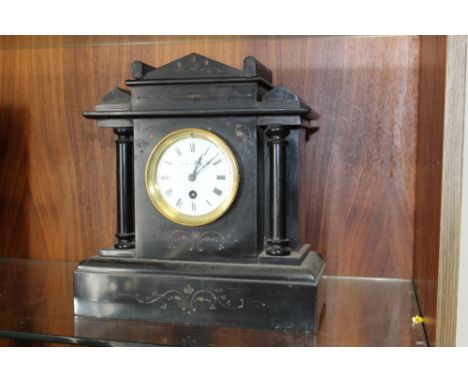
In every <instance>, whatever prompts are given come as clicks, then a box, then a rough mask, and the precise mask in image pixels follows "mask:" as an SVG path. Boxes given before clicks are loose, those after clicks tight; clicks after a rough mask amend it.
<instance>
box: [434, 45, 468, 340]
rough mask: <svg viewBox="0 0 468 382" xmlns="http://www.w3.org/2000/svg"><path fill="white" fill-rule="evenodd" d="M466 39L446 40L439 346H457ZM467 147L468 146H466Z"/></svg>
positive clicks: (438, 317)
mask: <svg viewBox="0 0 468 382" xmlns="http://www.w3.org/2000/svg"><path fill="white" fill-rule="evenodd" d="M466 40H467V37H466V36H448V37H447V53H446V56H447V59H446V60H447V62H446V70H445V73H446V74H445V77H446V80H445V81H446V82H445V101H444V109H445V112H444V127H443V129H444V140H443V145H444V147H443V158H442V200H441V207H440V209H441V216H440V250H439V271H438V279H437V280H438V281H437V320H436V345H437V346H455V344H456V331H457V330H456V328H457V301H458V288H459V285H458V274H459V269H458V268H459V267H458V265H459V257H460V237H461V230H460V227H461V206H462V169H463V135H464V129H465V126H464V123H465V101H466V100H465V87H466V64H467V62H466V61H467V41H466ZM465 144H466V143H465Z"/></svg>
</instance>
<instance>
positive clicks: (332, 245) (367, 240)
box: [0, 36, 419, 278]
mask: <svg viewBox="0 0 468 382" xmlns="http://www.w3.org/2000/svg"><path fill="white" fill-rule="evenodd" d="M191 52H198V53H200V54H203V55H206V56H209V57H211V58H213V59H215V60H219V61H222V62H225V63H227V64H229V65H232V66H235V67H241V65H242V60H243V58H244V57H245V56H247V55H253V56H255V57H256V58H258V59H259V60H260V61H262V62H263V63H264V64H266V65H267V66H268V67H270V68H271V69H272V71H273V75H274V83H276V84H278V83H283V84H284V85H286V86H287V87H289V88H291V89H293V90H294V92H296V93H297V94H299V95H301V96H302V98H303V99H304V101H305V102H306V103H308V104H310V105H311V106H312V107H313V108H314V109H316V110H317V111H319V112H320V114H321V120H320V127H321V130H320V131H319V132H318V133H317V134H315V135H313V136H312V138H311V140H310V141H309V142H308V144H307V153H306V163H305V164H306V165H307V166H308V170H307V176H306V179H305V182H306V184H307V186H308V193H306V196H305V197H306V200H307V205H308V208H307V211H306V215H307V222H306V237H307V240H308V241H309V242H311V243H312V245H313V247H315V248H316V249H318V250H319V251H320V252H322V253H323V254H324V255H325V256H326V258H327V261H328V269H327V273H328V274H332V275H333V274H339V275H359V276H385V277H402V278H410V277H411V276H412V257H413V243H414V237H413V236H414V232H413V229H414V228H413V227H414V208H415V169H416V162H415V150H416V118H417V96H418V65H419V38H418V37H359V38H358V37H336V38H328V37H300V36H298V37H268V36H267V37H264V36H257V37H236V36H228V37H222V36H221V37H220V36H209V37H201V36H198V37H189V36H180V37H154V36H150V37H148V36H147V37H144V38H139V37H137V36H134V37H115V36H114V37H112V38H107V39H106V38H105V37H99V38H98V37H83V36H81V37H54V38H42V39H41V38H31V37H29V38H28V37H22V38H8V37H2V38H0V108H1V109H0V112H1V114H0V166H1V168H0V202H1V210H0V224H1V226H2V229H1V230H0V242H1V243H2V253H1V254H2V255H3V256H14V257H25V258H26V257H27V258H34V259H67V260H79V259H84V258H86V257H88V256H91V255H94V254H95V253H96V251H97V250H98V249H99V248H102V247H105V246H109V245H111V244H112V243H113V241H114V238H113V235H114V231H115V217H114V215H115V189H114V185H115V176H114V166H115V163H114V143H113V140H114V137H113V134H112V132H111V131H109V130H101V129H98V128H97V127H96V126H95V123H94V122H93V121H89V120H85V119H84V118H82V116H81V112H82V111H84V110H93V108H94V105H95V104H96V103H97V102H98V100H99V99H100V97H101V96H103V95H104V94H106V93H107V92H108V91H109V90H110V89H112V88H114V87H115V86H123V81H124V80H125V79H127V78H129V71H130V63H131V62H132V61H133V60H136V59H138V60H141V61H144V62H147V63H149V64H151V65H153V66H160V65H162V64H164V63H167V62H169V61H171V60H174V59H176V58H178V57H181V56H183V55H186V54H188V53H191Z"/></svg>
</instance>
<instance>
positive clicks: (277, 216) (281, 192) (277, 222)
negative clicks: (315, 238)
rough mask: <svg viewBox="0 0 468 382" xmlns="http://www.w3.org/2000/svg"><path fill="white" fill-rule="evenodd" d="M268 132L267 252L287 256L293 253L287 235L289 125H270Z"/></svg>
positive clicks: (272, 254)
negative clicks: (268, 224)
mask: <svg viewBox="0 0 468 382" xmlns="http://www.w3.org/2000/svg"><path fill="white" fill-rule="evenodd" d="M266 134H267V136H268V138H269V139H268V145H269V147H270V238H269V239H268V240H267V248H266V253H267V255H270V256H286V255H289V254H290V253H291V249H290V248H289V240H288V239H287V237H286V182H287V180H286V145H287V144H288V141H287V138H288V135H289V127H287V126H277V125H272V126H268V127H267V129H266Z"/></svg>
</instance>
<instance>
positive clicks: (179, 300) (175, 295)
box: [117, 284, 266, 314]
mask: <svg viewBox="0 0 468 382" xmlns="http://www.w3.org/2000/svg"><path fill="white" fill-rule="evenodd" d="M121 297H129V298H131V299H133V300H135V301H137V302H138V303H140V304H146V305H151V304H156V305H157V306H158V307H159V309H161V310H167V309H168V308H169V307H170V306H172V307H176V308H179V309H180V310H181V311H183V312H185V313H186V314H192V313H195V312H197V311H198V310H199V309H200V310H218V309H225V310H242V309H245V308H246V307H247V306H250V305H256V306H258V307H261V308H264V307H265V306H266V304H265V303H264V302H262V301H259V300H245V299H244V298H236V299H235V300H233V299H232V297H230V296H229V295H228V293H226V292H225V291H224V290H223V289H219V290H218V291H213V290H209V289H198V290H196V289H194V288H193V287H192V286H191V285H190V284H187V285H186V286H185V287H184V288H183V290H182V291H180V290H176V289H169V290H167V291H165V292H163V293H161V294H158V293H156V292H153V293H151V294H146V295H143V294H140V293H137V294H135V295H129V294H119V295H118V296H117V299H119V298H121Z"/></svg>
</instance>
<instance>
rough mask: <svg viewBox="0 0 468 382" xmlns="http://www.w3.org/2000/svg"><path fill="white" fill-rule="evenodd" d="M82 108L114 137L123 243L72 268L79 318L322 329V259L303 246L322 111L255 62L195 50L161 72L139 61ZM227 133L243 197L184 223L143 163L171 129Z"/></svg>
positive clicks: (161, 69)
mask: <svg viewBox="0 0 468 382" xmlns="http://www.w3.org/2000/svg"><path fill="white" fill-rule="evenodd" d="M132 77H133V79H132V80H128V81H126V84H127V85H128V86H129V87H130V88H131V92H128V91H126V90H122V89H119V88H116V89H114V90H112V91H111V92H109V93H108V94H107V95H106V96H104V97H103V99H102V100H101V103H100V104H98V105H97V107H96V111H93V112H85V113H84V115H85V116H86V117H87V118H94V119H96V120H97V124H98V126H99V127H110V128H112V129H113V131H114V133H115V134H116V136H117V139H116V147H117V150H116V154H117V226H118V232H117V234H116V236H117V239H118V240H117V243H116V244H115V246H114V247H113V248H108V249H103V250H101V251H100V252H99V254H98V256H95V257H91V258H89V259H87V260H85V261H83V262H82V263H81V264H80V265H79V266H78V269H77V270H76V272H75V275H74V294H75V295H74V297H75V314H76V315H77V316H94V317H103V318H120V319H137V320H150V321H169V322H177V323H183V324H203V325H205V324H215V325H235V326H249V327H260V328H274V329H293V330H308V331H316V330H317V327H318V319H319V315H320V311H321V309H322V306H323V302H322V301H323V293H324V290H323V287H322V285H320V287H319V284H320V283H319V281H320V279H321V276H322V274H323V271H324V268H325V263H324V261H323V260H322V258H321V257H320V255H318V254H317V253H316V252H313V251H311V250H310V246H309V245H308V244H305V243H302V242H301V238H302V236H303V235H302V234H301V232H300V231H301V229H303V223H304V222H303V219H302V217H303V212H304V211H303V209H302V208H301V205H300V201H301V199H303V198H301V193H303V192H304V191H305V190H303V187H301V177H300V173H301V166H303V165H304V163H302V161H301V156H302V150H303V145H304V143H305V139H306V137H307V136H309V135H310V134H311V133H313V132H314V131H315V129H313V128H311V127H310V120H313V119H317V118H318V115H317V114H316V113H315V112H314V111H313V110H311V109H310V108H309V107H308V106H306V105H304V104H303V103H302V102H301V100H300V99H299V97H297V96H296V95H295V94H294V93H292V92H291V91H290V90H288V89H286V88H285V87H283V86H277V87H274V86H273V85H272V84H271V81H272V76H271V72H270V71H269V70H268V69H267V68H266V67H265V66H263V65H262V64H261V63H259V62H258V61H257V60H255V59H254V58H252V57H247V58H246V59H245V60H244V68H243V70H242V71H240V70H237V69H234V68H232V67H230V66H227V65H224V64H222V63H219V62H216V61H213V60H211V59H208V58H206V57H203V56H201V55H198V54H195V53H194V54H191V55H188V56H186V57H183V58H181V59H178V60H176V61H174V62H171V63H169V64H167V65H165V66H162V67H160V68H158V69H156V68H153V67H151V66H149V65H146V64H143V63H141V62H138V61H136V62H134V63H133V64H132ZM184 128H199V129H205V130H209V131H211V132H213V133H214V134H216V135H218V136H219V137H221V138H222V139H223V140H224V141H225V142H226V143H227V144H228V146H229V147H230V148H231V150H232V151H233V152H234V155H235V156H236V159H237V161H238V165H239V172H240V182H239V189H238V193H237V195H236V199H235V201H234V203H233V204H232V206H231V207H230V209H229V210H228V211H227V212H226V213H225V214H224V215H223V216H222V217H221V218H219V219H218V220H216V221H214V222H212V223H210V224H207V225H204V226H200V227H187V226H181V225H178V224H176V223H174V222H172V221H170V220H168V219H167V218H165V217H164V216H163V215H161V214H160V213H159V212H158V211H157V210H156V209H155V208H154V207H153V205H152V204H151V202H150V199H149V197H148V194H147V191H146V186H145V167H146V163H147V161H148V158H149V156H150V154H151V151H152V150H153V148H154V147H155V145H156V144H157V143H158V142H159V141H160V140H161V139H162V138H163V137H164V136H166V135H167V134H169V133H171V132H173V131H176V130H179V129H184Z"/></svg>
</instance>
